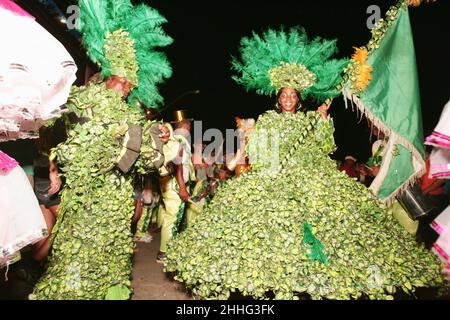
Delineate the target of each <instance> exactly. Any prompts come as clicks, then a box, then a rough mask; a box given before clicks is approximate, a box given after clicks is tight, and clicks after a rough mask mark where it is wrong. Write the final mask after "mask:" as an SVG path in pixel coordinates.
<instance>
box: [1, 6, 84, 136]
mask: <svg viewBox="0 0 450 320" xmlns="http://www.w3.org/2000/svg"><path fill="white" fill-rule="evenodd" d="M0 43H1V50H0V115H1V117H0V141H5V140H14V139H19V138H36V137H37V133H36V132H37V130H38V129H39V127H40V126H41V124H42V121H44V120H47V119H51V118H54V117H57V116H59V115H60V114H61V113H62V112H64V111H65V110H64V109H63V108H62V106H63V105H64V104H65V103H66V102H67V98H68V96H69V92H70V87H71V85H72V84H73V82H74V81H75V79H76V76H75V74H76V71H77V67H76V65H75V62H74V60H73V58H72V57H71V56H70V54H69V53H68V52H67V50H66V49H65V48H64V46H63V45H62V44H61V43H60V42H59V41H58V40H56V39H55V38H54V37H53V36H52V35H51V34H50V33H48V32H47V31H46V30H45V29H44V28H43V27H41V26H40V25H39V24H38V23H37V22H36V21H35V20H34V19H33V18H32V17H29V16H24V15H19V14H17V13H14V12H12V11H9V10H7V9H6V8H4V7H2V6H0Z"/></svg>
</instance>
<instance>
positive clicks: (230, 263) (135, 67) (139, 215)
mask: <svg viewBox="0 0 450 320" xmlns="http://www.w3.org/2000/svg"><path fill="white" fill-rule="evenodd" d="M118 2H121V3H122V5H118V4H117V3H118ZM80 9H81V16H80V19H81V23H80V26H81V27H80V31H81V32H82V34H83V37H84V38H83V39H84V45H85V46H86V49H87V52H88V54H89V56H90V58H91V59H92V60H93V61H94V62H96V63H98V65H99V66H100V67H101V71H100V74H97V75H95V77H93V78H92V79H91V80H90V81H88V82H87V83H86V84H85V85H84V86H81V87H73V88H72V90H71V92H70V95H69V92H66V91H67V90H66V91H64V90H63V91H64V92H65V94H66V99H65V100H66V103H65V109H66V110H65V112H66V115H65V116H64V117H65V118H66V119H68V120H69V119H70V121H66V122H65V124H64V130H63V131H64V133H61V134H60V136H59V137H57V136H58V134H56V133H55V131H52V130H49V129H44V128H42V129H41V130H40V131H37V130H34V132H33V134H32V135H33V138H38V139H37V140H36V143H35V144H34V143H31V145H33V148H35V151H34V152H29V151H30V150H31V148H27V152H29V155H28V159H27V160H26V161H23V163H22V162H21V160H19V162H18V161H16V160H15V159H14V157H15V155H14V151H13V152H4V151H7V150H6V149H4V148H2V149H4V151H1V150H0V209H1V213H0V268H3V267H5V268H6V269H7V270H6V273H8V268H9V266H10V265H12V264H13V263H15V262H17V261H18V260H19V259H20V251H21V250H22V252H23V250H24V249H26V248H27V246H29V245H31V246H32V248H31V250H30V251H29V252H31V255H32V257H33V259H35V261H37V262H38V263H40V267H42V271H43V272H42V275H40V277H39V280H38V281H37V282H36V284H35V286H34V290H33V293H32V294H31V295H30V299H129V298H130V297H131V294H132V288H131V281H130V276H131V270H132V255H133V252H134V247H135V243H134V242H135V241H143V242H149V241H151V240H152V237H153V236H154V235H155V234H156V233H155V232H153V235H152V234H151V233H150V229H151V228H156V229H158V230H159V233H158V234H159V235H160V248H159V252H158V253H157V256H156V257H155V259H156V261H157V262H158V263H161V264H163V265H164V271H165V272H168V273H172V274H174V275H175V276H176V279H177V280H179V281H182V282H184V284H185V285H186V286H187V287H189V288H191V289H192V292H193V294H194V295H195V296H196V297H199V298H206V299H209V298H222V299H224V298H229V297H230V295H231V293H232V292H235V291H238V292H240V293H241V294H243V295H245V296H251V297H254V298H258V299H259V298H267V297H273V298H277V299H295V298H296V297H297V298H298V295H300V294H303V293H307V294H309V296H310V297H312V298H313V299H322V298H327V299H350V298H354V299H358V298H370V299H392V298H393V295H394V293H395V292H396V291H397V290H404V291H406V292H412V291H414V289H415V288H419V287H441V286H446V285H447V284H446V283H445V276H444V275H443V273H442V267H443V264H442V263H441V261H440V260H439V258H441V260H443V261H444V264H446V268H447V269H448V261H449V257H448V254H449V242H448V239H449V237H448V222H449V219H448V211H449V210H448V204H449V202H448V200H449V197H448V191H447V193H445V191H444V189H445V186H444V184H445V182H444V180H443V178H448V176H449V175H450V174H449V171H448V163H449V155H448V152H447V151H448V148H449V146H450V143H449V141H450V138H449V135H450V133H448V127H449V126H448V122H446V121H447V119H448V117H447V113H448V112H449V111H448V106H447V107H446V109H444V113H443V116H442V117H441V122H440V124H439V125H438V127H437V128H436V130H435V131H434V132H433V135H432V136H430V137H428V138H427V143H428V144H430V145H432V146H434V147H435V149H434V150H433V151H432V152H431V153H427V156H426V159H425V160H426V168H425V169H426V172H425V174H424V175H423V177H422V179H421V180H420V182H419V184H418V187H419V192H420V193H421V196H423V197H424V198H426V199H427V201H429V202H428V204H429V206H428V207H426V208H425V206H426V204H425V203H423V206H422V207H419V208H418V210H422V212H421V213H420V214H418V213H417V212H414V211H412V209H411V208H410V207H408V205H407V203H406V200H405V199H404V198H402V197H401V193H399V194H398V195H397V197H396V199H395V200H393V201H390V202H389V203H382V202H381V201H380V199H379V198H378V197H377V194H376V193H375V192H373V190H370V189H368V187H369V185H370V184H371V181H372V180H374V179H375V178H376V177H377V176H378V175H379V174H380V172H381V171H380V170H382V169H381V168H382V167H383V163H384V160H385V159H384V158H385V157H387V156H388V155H387V153H386V151H385V150H386V145H387V141H388V139H389V137H388V136H387V135H386V136H385V134H384V132H383V130H381V129H378V128H376V127H375V126H374V125H372V124H371V128H372V129H373V130H374V136H376V137H377V141H375V142H374V143H373V146H372V156H371V157H370V159H369V160H368V161H367V162H366V163H358V161H357V159H356V158H355V157H354V156H351V155H349V156H346V157H345V159H344V161H343V163H342V164H341V165H340V167H337V166H336V162H335V161H334V160H332V159H331V158H330V154H331V153H333V152H334V151H335V150H336V145H335V143H334V137H333V133H334V124H333V119H332V118H331V117H330V116H329V114H328V110H329V108H330V105H331V103H332V99H333V98H335V97H337V96H339V95H340V94H341V91H340V89H338V88H339V86H341V85H342V82H343V81H344V78H343V76H342V74H343V73H344V69H345V68H346V66H347V65H348V60H347V59H338V58H335V57H334V56H335V54H336V52H337V45H336V41H335V40H327V39H321V38H319V37H317V38H315V39H314V40H310V39H309V38H308V36H307V34H306V31H305V30H304V29H303V28H300V27H297V28H292V29H289V30H288V31H286V30H284V29H282V30H279V31H276V30H271V29H269V30H268V31H266V32H264V33H263V34H262V35H261V36H260V35H257V34H253V36H252V37H248V38H247V37H246V38H243V40H242V41H241V48H240V53H241V55H242V60H238V59H234V60H233V69H234V71H237V73H238V75H237V76H235V80H236V81H237V82H238V83H239V84H241V85H243V86H245V87H246V88H247V89H252V90H256V92H257V93H260V94H266V95H275V96H276V100H275V101H274V103H275V107H274V110H270V111H267V112H265V113H264V114H262V115H260V116H259V118H258V119H257V120H256V121H255V120H254V119H239V118H236V123H237V131H238V132H239V147H238V148H237V150H236V151H235V152H233V153H228V154H227V153H224V152H223V146H222V147H221V148H219V149H218V150H214V151H213V152H209V153H208V152H206V150H207V149H208V148H207V146H206V145H205V144H203V143H202V142H201V141H194V144H193V146H192V145H191V139H190V132H191V124H192V121H193V119H191V118H189V116H188V115H187V112H186V110H175V111H174V113H173V118H172V119H156V118H155V116H154V115H153V114H152V112H151V111H149V110H152V107H153V106H155V105H158V104H159V103H161V102H162V97H161V96H160V95H159V93H158V90H157V85H159V84H160V83H162V82H163V81H164V80H165V79H167V78H168V77H170V75H171V72H172V71H171V68H170V64H169V62H168V61H167V58H166V57H165V55H164V54H162V53H161V52H159V51H157V50H156V49H157V48H160V47H165V46H167V45H169V44H170V43H171V42H172V39H171V38H170V37H169V36H167V35H166V34H165V32H164V30H163V28H162V27H161V25H162V24H164V23H165V22H166V20H165V18H164V17H162V16H161V15H160V14H159V13H158V12H157V11H156V10H154V9H152V8H150V7H148V6H147V5H144V4H142V5H139V6H133V5H132V4H131V2H130V1H129V0H122V1H112V0H111V1H102V2H101V3H99V2H98V1H94V0H92V1H88V0H86V1H80ZM0 10H2V11H0V13H1V14H5V15H7V16H8V15H9V16H8V17H9V18H11V19H19V20H20V19H30V20H31V21H29V20H26V21H27V22H33V23H35V22H34V21H33V20H32V17H29V16H28V15H27V14H26V13H24V12H23V11H22V10H21V9H20V8H19V7H17V6H15V5H13V4H12V3H11V2H10V1H9V0H0ZM100 17H101V19H103V20H101V19H100ZM143 17H144V18H145V17H147V18H148V19H143ZM136 26H138V27H136ZM144 31H145V32H146V33H144ZM274 48H278V49H277V50H275V49H274ZM14 58H16V57H14ZM12 61H14V60H12ZM51 62H52V61H49V63H51ZM8 63H9V69H11V65H12V64H13V63H12V62H11V61H8ZM14 65H16V64H14ZM66 65H67V64H65V66H66ZM70 65H71V64H70ZM0 66H2V65H1V64H0ZM9 69H8V70H9ZM24 69H26V68H24ZM71 71H72V72H74V70H73V69H71ZM0 72H3V69H1V68H0ZM62 74H63V75H64V79H65V84H67V83H68V80H67V79H71V78H72V77H71V76H69V75H68V74H67V70H65V69H64V71H62ZM71 75H73V74H71ZM1 76H2V74H1V73H0V79H1ZM0 86H1V82H0ZM55 86H57V84H55ZM59 87H61V86H59ZM66 87H67V86H65V88H66ZM0 94H2V91H1V87H0ZM62 94H63V93H59V95H58V97H59V98H58V100H57V101H61V95H62ZM1 98H2V96H1V95H0V103H2V104H0V112H6V111H5V110H6V109H8V112H9V113H8V114H9V115H11V114H13V111H14V108H11V99H9V100H8V99H4V100H5V101H7V102H3V100H1ZM307 98H313V99H314V100H315V101H320V103H318V106H317V107H314V108H313V109H314V110H313V111H305V110H306V108H305V106H304V105H303V104H304V103H305V101H307V100H306V99H307ZM22 100H23V99H22ZM22 100H20V99H19V100H17V101H15V102H14V103H15V106H16V109H17V110H18V111H19V112H18V113H20V114H22V115H23V114H24V108H23V106H22V105H21V103H22ZM52 103H53V105H52V107H56V106H55V103H56V102H54V101H53V100H52ZM56 104H57V103H56ZM35 107H36V106H35ZM44 107H48V105H46V104H45V103H44V101H43V102H41V105H39V103H38V106H37V107H36V108H35V109H36V110H39V108H42V109H43V108H44ZM56 109H58V110H59V111H61V108H60V106H59V105H58V106H57V108H56ZM42 114H43V113H42ZM67 115H71V116H70V117H67ZM33 119H34V121H35V120H36V119H39V120H46V117H44V116H43V115H41V114H39V112H36V113H35V114H34V116H33ZM25 120H26V119H24V118H23V117H22V118H19V117H17V115H16V117H13V116H12V117H10V118H8V121H6V122H4V123H3V122H0V137H2V139H3V140H14V139H16V138H18V137H20V136H21V130H22V129H21V128H23V127H22V126H21V124H22V122H23V123H25V122H26V121H25ZM14 128H15V129H16V131H14V130H13V129H14ZM14 132H15V133H14ZM56 138H59V139H56ZM12 145H14V142H12ZM16 146H17V145H16ZM0 147H1V146H0ZM19 151H24V150H23V149H19ZM274 151H276V152H274ZM7 153H9V154H7ZM389 156H391V155H389ZM16 158H19V156H16ZM25 164H28V165H29V168H28V173H29V176H30V177H28V179H27V175H26V173H27V172H26V171H24V169H25V168H24V169H22V168H21V166H20V165H25ZM385 171H386V170H385ZM31 176H32V179H31ZM357 180H359V182H358V181H357ZM30 182H31V183H30ZM360 182H362V183H360ZM412 188H413V186H412V185H411V186H410V189H412ZM445 208H447V209H446V210H444V209H445ZM442 211H443V213H442V214H440V213H441V212H442ZM439 214H440V215H439ZM419 216H420V218H421V219H420V223H419V219H418V217H419ZM424 216H425V217H426V218H424ZM431 228H433V230H436V233H435V235H434V238H430V239H425V238H426V237H427V236H425V234H427V235H429V234H430V232H431ZM415 234H417V235H418V240H419V241H416V239H415V238H414V237H413V236H412V235H415ZM438 235H439V238H438ZM437 238H438V239H437ZM420 241H423V242H426V244H427V246H428V249H427V248H426V247H425V246H423V245H420V244H418V243H417V242H420ZM431 247H432V248H433V251H434V252H435V253H436V254H437V255H435V254H433V253H432V252H431V251H430V250H429V248H431ZM437 256H439V258H438V257H437ZM374 270H375V271H376V272H378V273H377V274H379V275H380V276H379V278H376V279H375V280H373V279H372V278H373V272H374ZM368 279H369V280H368ZM368 281H369V282H370V283H368ZM373 281H375V282H373ZM271 295H272V296H271Z"/></svg>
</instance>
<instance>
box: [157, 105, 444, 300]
mask: <svg viewBox="0 0 450 320" xmlns="http://www.w3.org/2000/svg"><path fill="white" fill-rule="evenodd" d="M266 129H272V130H274V131H273V132H276V131H277V132H278V133H279V139H278V141H279V159H280V162H282V163H283V170H281V171H278V172H275V173H273V172H272V173H271V172H270V171H267V169H268V168H269V165H268V164H265V163H258V162H256V163H253V164H252V168H253V169H252V171H251V172H250V173H248V174H246V175H244V176H241V177H239V178H236V179H232V180H229V181H228V182H227V183H226V185H225V187H224V188H223V189H222V190H221V191H220V192H219V193H218V194H217V195H216V196H215V198H214V199H213V201H212V202H211V203H210V205H209V206H208V207H207V208H206V209H205V210H204V212H203V213H202V215H201V216H199V217H198V218H197V220H196V223H195V224H194V225H193V226H192V227H191V228H188V229H187V230H186V231H184V232H183V233H181V234H179V235H178V237H177V238H176V239H174V240H173V241H172V242H171V243H170V244H169V248H168V251H167V256H166V261H165V271H166V272H174V274H175V279H177V280H179V281H182V282H184V283H185V284H186V286H187V287H189V288H191V289H192V292H193V293H194V295H196V296H197V297H199V298H208V299H211V298H212V299H217V298H221V299H224V298H225V299H226V298H228V297H229V295H230V292H234V291H239V292H240V293H241V294H243V295H245V296H253V297H254V298H267V297H270V295H268V293H269V292H272V293H273V294H275V298H277V299H295V298H297V297H298V294H299V293H305V292H306V293H308V294H310V295H311V297H312V298H313V299H320V298H329V299H348V298H359V297H361V296H362V294H365V296H366V297H368V298H371V299H392V298H393V296H392V294H393V293H394V292H395V290H396V289H398V288H401V289H403V290H405V291H407V292H411V291H414V289H415V287H422V286H438V285H440V284H441V283H442V282H443V280H444V278H443V276H442V274H441V272H440V270H441V267H440V263H439V262H438V260H437V259H436V258H435V257H434V255H433V254H432V253H431V252H429V251H427V250H426V249H425V248H423V247H419V246H417V244H416V242H415V240H414V238H413V237H411V236H410V235H409V234H408V233H407V232H406V231H405V230H403V229H402V227H401V226H400V225H399V224H398V223H397V222H396V220H395V219H394V218H393V217H392V216H391V215H389V214H388V213H387V211H386V210H385V209H384V208H383V207H382V205H381V203H380V202H379V201H378V200H377V199H376V197H375V196H374V195H372V194H371V193H370V192H369V191H368V190H367V189H366V188H365V187H364V186H363V185H362V184H360V183H358V182H356V181H355V180H353V179H352V178H349V177H348V176H347V175H346V174H345V173H344V172H340V171H338V170H337V169H336V164H335V162H334V161H333V160H332V159H330V158H329V156H328V154H329V153H331V152H333V151H334V150H335V145H334V139H333V131H334V127H333V123H332V120H327V121H325V120H322V119H321V116H320V115H319V114H318V113H317V112H308V113H306V114H303V113H298V114H295V115H292V114H278V113H276V112H275V111H269V112H267V113H265V114H264V115H262V116H260V118H259V119H258V122H257V125H256V128H255V131H254V133H253V134H252V136H251V138H250V141H249V145H248V146H247V147H248V152H249V155H250V157H252V153H254V152H255V150H258V147H257V145H258V143H259V142H258V140H259V139H257V138H256V137H258V136H260V135H261V132H263V131H264V130H266ZM268 140H269V141H271V139H268ZM270 150H272V149H271V144H270V143H269V144H267V147H266V152H267V154H273V152H272V153H271V152H270ZM260 153H261V151H260ZM263 153H264V151H263ZM283 159H286V161H283Z"/></svg>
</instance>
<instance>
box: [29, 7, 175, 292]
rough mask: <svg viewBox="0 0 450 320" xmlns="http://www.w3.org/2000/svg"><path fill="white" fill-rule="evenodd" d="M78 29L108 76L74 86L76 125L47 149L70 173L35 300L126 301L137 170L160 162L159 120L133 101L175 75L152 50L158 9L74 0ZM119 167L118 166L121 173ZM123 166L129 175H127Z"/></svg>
mask: <svg viewBox="0 0 450 320" xmlns="http://www.w3.org/2000/svg"><path fill="white" fill-rule="evenodd" d="M79 5H80V9H81V15H80V20H81V21H80V30H81V31H82V33H83V36H84V38H83V40H84V42H85V45H86V47H87V49H88V53H89V55H90V57H91V58H92V59H93V61H94V62H97V63H98V64H99V65H100V66H101V67H102V75H103V76H104V77H105V78H106V81H105V82H104V83H96V84H91V85H88V86H86V87H81V88H73V91H72V95H71V98H70V100H69V103H68V108H69V109H70V110H71V111H72V112H74V113H75V115H76V116H77V117H78V120H79V121H78V123H77V124H75V125H73V126H72V127H71V128H70V130H69V132H68V139H67V141H66V142H64V143H62V144H60V145H58V147H57V148H56V149H55V150H53V156H56V159H57V161H58V162H59V163H60V164H61V165H62V171H63V174H64V176H65V178H66V186H65V188H64V189H63V192H62V197H61V205H60V211H59V216H58V221H57V223H56V226H55V228H54V229H53V237H54V238H53V246H52V252H51V254H50V256H49V260H48V268H47V270H46V272H45V274H44V275H43V277H42V278H41V280H40V281H39V282H38V283H37V285H36V287H35V289H34V292H33V294H32V296H31V297H30V298H32V299H52V300H53V299H128V298H129V296H130V293H131V288H130V287H131V283H130V275H131V268H132V261H131V258H132V253H133V248H134V243H133V237H132V234H131V219H132V217H133V212H134V201H133V185H132V182H133V175H134V174H136V173H140V174H146V173H148V172H149V171H152V170H153V171H155V170H157V169H158V168H159V167H160V166H161V165H162V164H163V162H164V158H163V155H162V150H163V148H162V142H161V141H160V140H159V139H158V135H159V129H160V126H159V124H157V123H151V122H146V120H145V116H144V113H143V112H141V111H140V110H139V108H137V107H131V106H130V105H129V104H127V103H126V100H125V99H126V98H127V97H128V101H129V102H130V103H131V104H133V105H135V104H134V103H135V101H136V100H138V101H140V102H142V103H143V104H145V105H148V106H154V105H155V104H156V103H160V102H162V98H161V97H160V95H159V94H158V92H157V88H156V85H157V84H158V83H160V82H162V81H163V80H164V79H165V78H167V77H169V76H170V75H171V68H170V66H169V63H168V61H167V59H166V57H165V56H164V54H162V53H159V52H156V51H155V50H154V49H155V47H162V46H165V45H168V44H169V43H170V42H171V41H172V40H171V38H170V37H168V36H167V35H165V34H164V31H163V30H162V28H161V24H163V23H165V22H166V20H165V19H164V18H163V17H162V16H160V15H159V13H158V12H156V11H155V10H153V9H151V8H149V7H147V6H145V5H140V6H137V7H134V6H133V5H132V4H131V2H130V1H129V0H122V1H117V0H114V1H113V0H111V1H97V0H80V1H79ZM119 169H120V170H119ZM124 172H125V173H124Z"/></svg>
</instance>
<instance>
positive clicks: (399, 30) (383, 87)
mask: <svg viewBox="0 0 450 320" xmlns="http://www.w3.org/2000/svg"><path fill="white" fill-rule="evenodd" d="M388 13H389V14H388V17H387V18H386V20H385V21H384V22H383V23H385V25H384V30H383V29H382V28H381V30H382V31H380V32H382V35H381V36H380V35H379V34H378V36H379V39H377V40H375V41H374V40H372V44H371V43H369V45H368V48H369V56H368V59H367V65H369V66H371V67H372V79H371V81H370V82H369V84H368V86H367V88H366V89H365V90H364V91H362V92H358V93H355V92H352V90H351V84H350V82H347V83H346V85H345V86H344V89H343V93H344V96H346V97H347V98H349V99H350V100H351V101H353V103H355V104H356V106H357V107H358V108H359V110H361V111H362V112H363V113H364V114H365V115H366V116H367V118H368V119H369V120H371V121H372V123H373V124H374V125H375V126H376V127H377V128H378V129H380V130H381V131H383V133H384V134H385V135H386V136H387V137H389V140H388V142H387V146H386V147H385V148H384V154H383V161H382V164H381V166H380V171H379V174H378V175H377V177H376V178H375V180H374V182H373V183H372V185H371V186H370V189H371V190H372V191H373V192H374V193H375V194H377V196H378V198H379V199H380V200H382V201H384V202H385V203H389V202H391V201H393V200H394V197H395V195H397V194H398V193H399V192H401V191H402V190H403V189H405V188H407V187H408V186H409V184H411V183H413V182H414V181H415V179H417V178H419V177H421V176H422V175H423V173H424V171H425V162H424V159H425V152H424V147H423V129H422V115H421V110H420V95H419V83H418V76H417V67H416V58H415V53H414V43H413V37H412V32H411V24H410V21H409V14H408V7H407V5H406V3H405V2H401V3H400V4H399V5H398V6H397V7H393V9H391V10H390V12H388ZM386 21H388V22H386ZM376 34H377V33H376V32H375V33H374V36H375V35H376ZM374 42H375V45H374V44H373V43H374Z"/></svg>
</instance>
